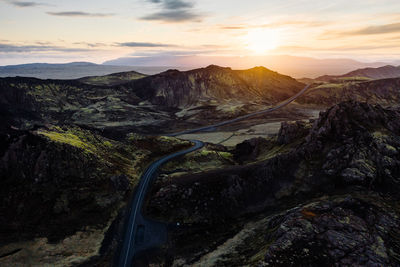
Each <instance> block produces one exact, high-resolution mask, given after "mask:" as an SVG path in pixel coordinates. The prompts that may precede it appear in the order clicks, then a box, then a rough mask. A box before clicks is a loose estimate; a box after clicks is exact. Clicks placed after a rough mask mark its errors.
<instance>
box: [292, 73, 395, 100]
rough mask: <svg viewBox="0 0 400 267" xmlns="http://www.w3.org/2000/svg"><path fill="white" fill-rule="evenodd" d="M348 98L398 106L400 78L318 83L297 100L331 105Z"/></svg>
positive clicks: (347, 79)
mask: <svg viewBox="0 0 400 267" xmlns="http://www.w3.org/2000/svg"><path fill="white" fill-rule="evenodd" d="M348 100H356V101H362V102H368V103H371V104H381V105H383V106H397V105H398V104H399V103H400V102H399V100H400V78H392V79H381V80H372V81H368V80H367V81H366V80H365V79H364V78H359V77H358V78H357V77H351V78H346V79H339V80H335V81H331V82H328V83H316V84H314V85H313V86H312V87H311V88H310V90H309V91H308V92H306V93H305V94H304V95H303V96H301V97H300V98H299V99H297V100H296V101H297V102H298V103H299V104H302V105H308V104H311V105H317V106H325V107H330V106H331V105H334V104H338V103H340V102H343V101H348Z"/></svg>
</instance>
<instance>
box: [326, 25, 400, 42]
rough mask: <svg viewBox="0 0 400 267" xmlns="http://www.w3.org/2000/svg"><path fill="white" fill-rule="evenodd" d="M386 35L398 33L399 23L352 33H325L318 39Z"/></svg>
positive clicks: (399, 30) (365, 28)
mask: <svg viewBox="0 0 400 267" xmlns="http://www.w3.org/2000/svg"><path fill="white" fill-rule="evenodd" d="M387 33H400V23H390V24H383V25H375V26H368V27H364V28H361V29H357V30H352V31H344V32H338V31H332V32H327V33H325V34H324V35H322V36H321V38H320V39H322V40H324V39H329V38H331V37H338V36H356V35H376V34H387Z"/></svg>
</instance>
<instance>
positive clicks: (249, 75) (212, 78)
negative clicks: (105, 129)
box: [124, 65, 305, 108]
mask: <svg viewBox="0 0 400 267" xmlns="http://www.w3.org/2000/svg"><path fill="white" fill-rule="evenodd" d="M304 86H305V85H304V84H302V83H300V82H297V81H296V80H295V79H293V78H291V77H289V76H285V75H281V74H279V73H277V72H273V71H271V70H268V69H266V68H264V67H256V68H253V69H249V70H243V71H241V70H232V69H230V68H222V67H218V66H215V65H211V66H208V67H207V68H203V69H196V70H191V71H186V72H181V71H178V70H169V71H167V72H164V73H161V74H158V75H153V76H149V77H146V78H143V79H140V80H135V81H133V82H131V83H129V84H125V85H124V87H126V88H128V89H130V90H132V91H133V92H135V94H136V95H137V96H138V97H140V98H141V99H143V100H147V101H150V102H151V103H152V104H155V105H163V106H168V107H179V108H185V107H190V106H199V105H201V104H210V103H213V101H214V102H218V103H224V102H244V103H245V102H264V103H268V104H272V103H276V102H279V101H282V100H284V99H286V98H289V97H290V96H292V95H294V94H295V93H297V92H298V91H300V90H301V89H302V88H303V87H304Z"/></svg>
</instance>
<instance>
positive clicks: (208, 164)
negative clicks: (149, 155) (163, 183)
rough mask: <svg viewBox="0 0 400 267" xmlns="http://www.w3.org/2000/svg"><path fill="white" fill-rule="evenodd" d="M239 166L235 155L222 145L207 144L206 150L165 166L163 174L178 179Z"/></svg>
mask: <svg viewBox="0 0 400 267" xmlns="http://www.w3.org/2000/svg"><path fill="white" fill-rule="evenodd" d="M235 164H237V163H236V162H235V160H234V159H233V154H232V153H231V152H229V151H228V150H227V148H225V147H224V146H221V145H211V144H207V145H206V146H205V147H204V148H202V149H200V150H198V151H195V152H192V153H189V154H186V155H185V156H183V157H180V158H177V159H174V160H172V161H170V162H168V163H167V164H165V165H164V166H163V167H162V169H161V173H162V174H163V175H165V174H168V175H167V177H176V176H177V175H183V174H186V173H199V172H202V171H208V170H213V169H218V168H221V167H227V166H231V165H235Z"/></svg>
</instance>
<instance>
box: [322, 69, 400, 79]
mask: <svg viewBox="0 0 400 267" xmlns="http://www.w3.org/2000/svg"><path fill="white" fill-rule="evenodd" d="M346 77H366V78H370V79H374V80H377V79H387V78H397V77H400V66H398V67H395V66H392V65H387V66H383V67H379V68H364V69H358V70H354V71H351V72H349V73H346V74H343V75H337V76H334V75H324V76H320V77H318V78H316V80H318V81H324V82H329V81H331V80H334V79H340V78H346Z"/></svg>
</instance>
